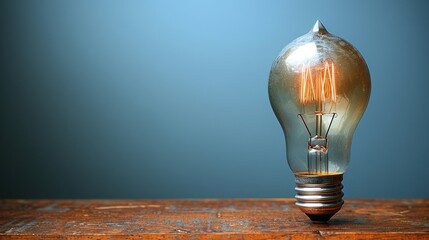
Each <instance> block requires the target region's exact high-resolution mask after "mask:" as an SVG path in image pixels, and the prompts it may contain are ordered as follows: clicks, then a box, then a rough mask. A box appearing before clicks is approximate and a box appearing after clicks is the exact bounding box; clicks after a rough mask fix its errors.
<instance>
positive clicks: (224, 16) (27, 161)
mask: <svg viewBox="0 0 429 240" xmlns="http://www.w3.org/2000/svg"><path fill="white" fill-rule="evenodd" d="M428 6H429V4H427V2H424V1H421V2H419V1H369V0H368V1H353V2H345V1H324V2H323V3H322V2H319V1H227V0H225V1H155V0H154V1H43V0H38V1H1V3H0V27H1V29H0V34H1V38H0V61H1V62H0V63H1V64H0V84H1V85H0V107H1V108H0V110H1V116H0V137H1V139H0V141H1V142H0V161H1V165H0V197H1V198H195V197H201V198H207V197H208V198H226V197H228V198H237V197H293V196H294V191H293V187H294V181H293V175H292V173H291V172H290V170H289V168H288V166H287V163H286V159H285V145H284V137H283V135H282V131H281V128H280V125H279V124H278V122H277V120H276V118H275V116H274V114H273V112H272V110H271V107H270V104H269V100H268V93H267V81H268V74H269V71H270V67H271V63H272V61H273V60H274V59H275V58H276V56H277V54H278V53H279V51H280V50H281V49H282V48H283V47H284V46H285V45H286V44H287V43H289V42H290V41H292V40H293V39H295V38H296V37H298V36H300V35H302V34H305V33H306V32H307V31H309V30H310V29H311V27H312V26H313V24H314V22H315V21H316V20H317V19H320V20H322V22H323V23H324V25H325V26H326V27H327V29H328V30H329V31H330V32H332V33H334V34H337V35H339V36H341V37H343V38H345V39H346V40H348V41H349V42H351V43H352V44H353V45H354V46H355V47H356V48H358V49H359V50H360V52H361V53H362V55H363V56H364V57H365V59H366V61H367V63H368V65H369V68H370V72H371V75H372V84H373V89H372V96H371V100H370V104H369V106H368V109H367V111H366V114H365V115H364V117H363V119H362V121H361V123H360V125H359V126H358V129H357V131H356V134H355V137H354V142H353V147H352V156H351V165H350V167H349V171H348V172H347V174H346V175H345V181H344V184H345V194H346V197H359V198H367V197H376V198H392V197H395V198H428V197H429V187H428V186H429V185H428V183H429V174H428V170H429V154H428V147H427V146H428V145H429V142H428V140H427V139H428V137H427V133H428V132H429V127H428V125H429V124H428V119H429V114H428V110H429V107H428V92H429V83H428V82H429V77H428V76H429V74H428V71H429V61H428V56H429V44H428V42H429V34H428V24H429V14H427V13H428V12H429V7H428Z"/></svg>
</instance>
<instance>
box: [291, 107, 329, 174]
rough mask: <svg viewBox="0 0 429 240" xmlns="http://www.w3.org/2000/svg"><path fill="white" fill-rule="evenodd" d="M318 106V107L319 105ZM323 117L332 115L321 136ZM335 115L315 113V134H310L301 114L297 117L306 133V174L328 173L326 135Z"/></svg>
mask: <svg viewBox="0 0 429 240" xmlns="http://www.w3.org/2000/svg"><path fill="white" fill-rule="evenodd" d="M319 106H320V105H319ZM323 115H332V116H331V119H330V122H329V126H328V128H327V129H326V133H325V134H324V135H323V134H322V129H323ZM335 115H336V114H335V113H332V114H324V113H323V112H322V111H316V112H315V113H314V117H315V124H316V126H315V132H314V133H311V131H310V130H309V128H308V125H307V123H306V121H305V119H304V117H303V115H302V114H299V115H298V116H299V117H300V118H301V120H302V122H303V123H304V126H305V128H306V129H307V131H308V134H309V139H308V152H307V171H308V174H328V173H329V159H328V133H329V129H330V128H331V125H332V122H333V120H334V117H335Z"/></svg>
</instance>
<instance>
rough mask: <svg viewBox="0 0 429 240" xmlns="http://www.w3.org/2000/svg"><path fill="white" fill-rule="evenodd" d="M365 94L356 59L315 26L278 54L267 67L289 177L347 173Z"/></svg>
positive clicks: (361, 64) (364, 72)
mask: <svg viewBox="0 0 429 240" xmlns="http://www.w3.org/2000/svg"><path fill="white" fill-rule="evenodd" d="M370 91H371V81H370V75H369V70H368V67H367V65H366V63H365V61H364V59H363V57H362V56H361V54H360V53H359V52H358V51H357V50H356V49H355V48H354V47H353V46H352V45H351V44H350V43H348V42H346V41H345V40H344V39H342V38H340V37H337V36H335V35H333V34H330V33H329V32H328V31H327V30H326V29H325V28H324V26H323V25H322V24H321V23H320V22H319V21H317V22H316V24H315V26H314V28H313V29H312V30H311V31H310V32H309V33H307V34H305V35H303V36H301V37H299V38H297V39H296V40H294V41H293V42H292V43H290V44H289V45H287V46H286V47H285V48H284V49H283V50H282V51H281V53H280V54H279V56H278V57H277V59H276V60H275V61H274V63H273V65H272V68H271V72H270V79H269V97H270V102H271V105H272V108H273V110H274V112H275V114H276V116H277V118H278V120H279V122H280V124H281V126H282V128H283V131H284V134H285V138H286V146H287V159H288V163H289V166H290V168H291V169H292V171H293V172H294V173H303V174H318V175H320V174H321V175H325V174H338V173H343V172H344V171H346V169H347V166H348V163H349V160H350V148H351V144H352V137H353V134H354V131H355V129H356V126H357V124H358V122H359V120H360V119H361V117H362V115H363V112H364V111H365V108H366V106H367V104H368V100H369V96H370Z"/></svg>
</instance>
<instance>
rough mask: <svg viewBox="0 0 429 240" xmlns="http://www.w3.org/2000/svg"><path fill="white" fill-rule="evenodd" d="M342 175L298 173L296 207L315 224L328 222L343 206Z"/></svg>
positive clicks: (296, 175) (296, 179)
mask: <svg viewBox="0 0 429 240" xmlns="http://www.w3.org/2000/svg"><path fill="white" fill-rule="evenodd" d="M342 180H343V174H342V173H330V174H326V175H319V174H309V173H296V174H295V183H296V187H295V191H296V195H295V198H296V205H297V206H298V207H299V208H300V209H301V211H303V212H304V213H305V214H306V215H307V216H308V217H309V218H310V219H311V221H313V222H319V223H323V222H327V221H329V219H330V218H331V217H332V216H334V214H335V213H337V212H338V211H339V210H340V209H341V206H342V205H343V203H344V201H343V196H344V194H343V192H342V189H343V185H342V184H341V182H342Z"/></svg>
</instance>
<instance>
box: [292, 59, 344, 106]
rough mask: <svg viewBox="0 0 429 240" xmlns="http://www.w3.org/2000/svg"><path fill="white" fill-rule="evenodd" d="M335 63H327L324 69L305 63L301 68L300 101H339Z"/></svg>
mask: <svg viewBox="0 0 429 240" xmlns="http://www.w3.org/2000/svg"><path fill="white" fill-rule="evenodd" d="M334 73H335V69H334V64H333V63H331V64H329V63H327V62H326V63H325V65H324V68H323V70H322V69H312V68H311V67H310V66H306V65H303V66H302V69H301V92H300V99H299V100H300V102H301V103H303V104H305V103H310V102H325V101H332V102H334V103H335V102H336V101H337V94H336V89H335V74H334Z"/></svg>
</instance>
